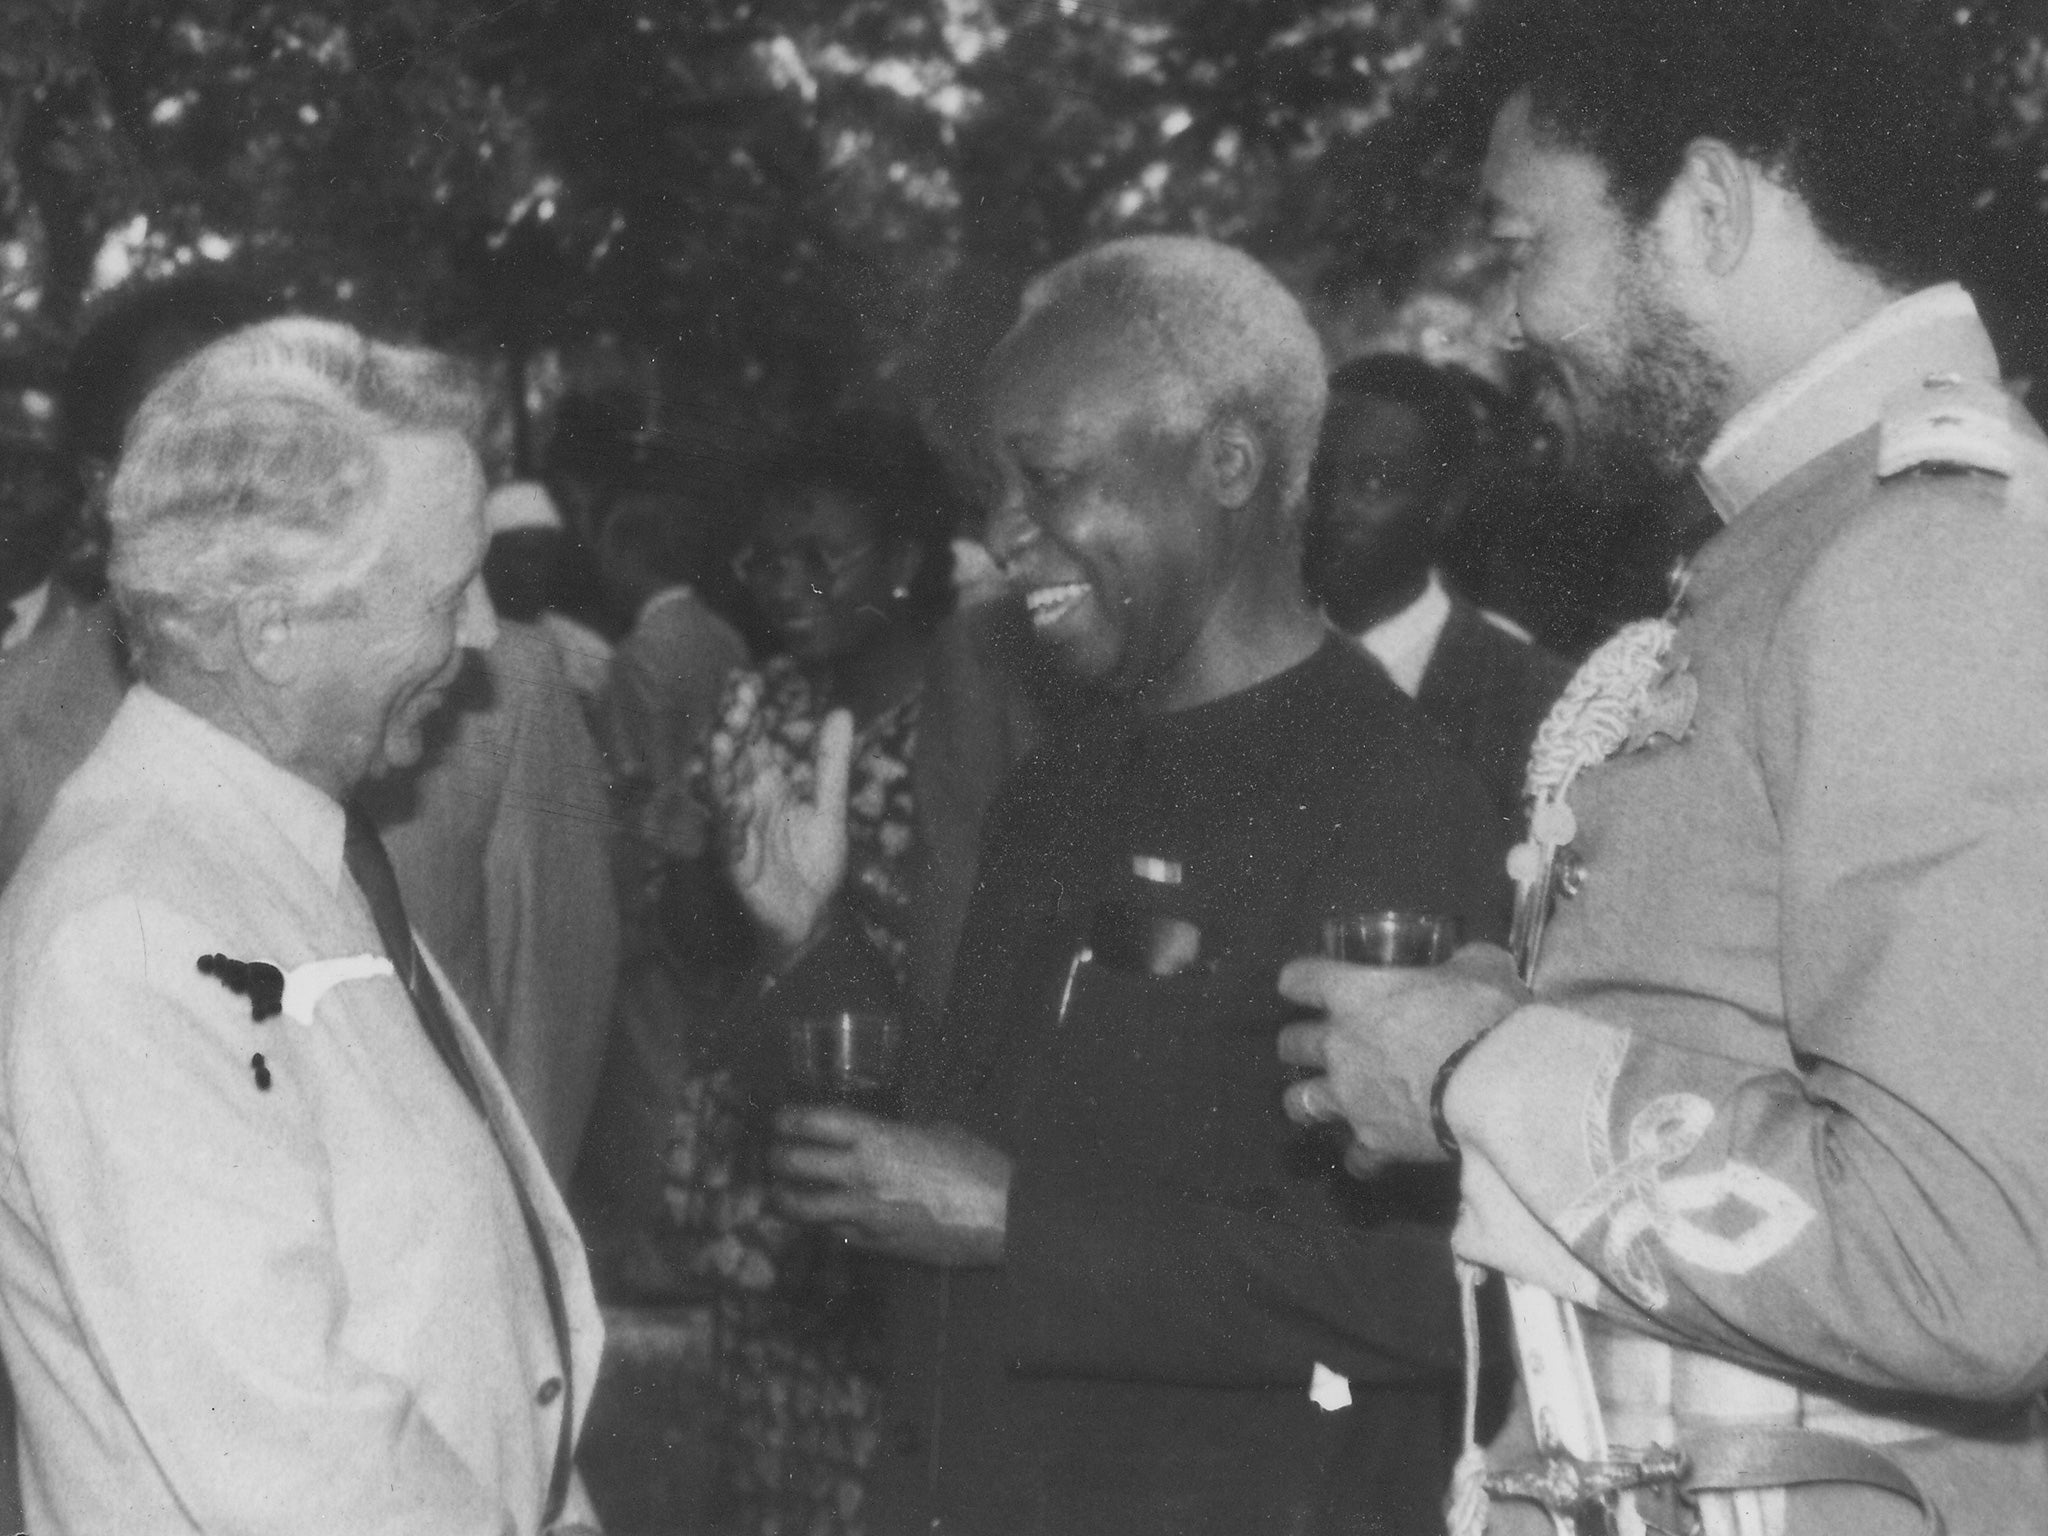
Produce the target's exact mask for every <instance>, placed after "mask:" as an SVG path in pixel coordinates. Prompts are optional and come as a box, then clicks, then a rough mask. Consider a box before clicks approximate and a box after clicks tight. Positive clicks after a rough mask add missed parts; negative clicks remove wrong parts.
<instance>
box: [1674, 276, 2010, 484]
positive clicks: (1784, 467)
mask: <svg viewBox="0 0 2048 1536" xmlns="http://www.w3.org/2000/svg"><path fill="white" fill-rule="evenodd" d="M1930 373H1955V374H1960V375H1962V376H1963V377H1964V378H1966V379H1988V380H1991V381H1993V382H1996V380H1997V378H1998V357H1997V354H1996V353H1994V352H1993V351H1992V349H1991V338H1990V337H1989V336H1987V335H1986V334H1985V332H1984V325H1983V322H1982V321H1980V320H1979V319H1978V318H1977V306H1976V305H1975V304H1974V303H1972V302H1971V300H1970V296H1969V295H1968V294H1967V293H1965V292H1963V290H1962V289H1961V288H1960V287H1959V286H1957V285H1956V284H1954V283H1943V284H1941V285H1939V286H1938V287H1934V288H1923V289H1921V290H1920V291H1919V292H1918V293H1915V294H1911V295H1909V296H1908V297H1906V298H1903V299H1899V300H1897V301H1896V302H1895V303H1892V304H1888V305H1886V306H1885V307H1884V308H1883V309H1881V310H1879V311H1878V312H1877V313H1876V314H1875V315H1872V316H1871V317H1870V318H1869V319H1868V320H1866V321H1864V322H1863V324H1861V325H1859V326H1857V327H1856V329H1854V330H1853V331H1851V332H1849V334H1848V335H1846V336H1844V337H1842V338H1841V339H1840V340H1838V341H1835V342H1831V343H1830V344H1829V345H1828V346H1826V347H1824V348H1822V349H1821V350H1820V351H1819V352H1817V353H1815V354H1814V355H1813V356H1812V357H1811V358H1809V359H1808V360H1807V361H1806V362H1805V363H1804V364H1802V365H1801V366H1800V367H1799V368H1797V369H1795V370H1794V371H1793V372H1791V373H1789V374H1787V375H1786V376H1785V377H1784V378H1782V379H1780V380H1779V381H1778V382H1777V383H1776V384H1773V385H1772V386H1771V387H1770V388H1769V389H1767V390H1765V391H1764V392H1763V393H1762V394H1761V395H1758V396H1757V397H1756V399H1754V400H1752V401H1750V402H1749V404H1748V405H1745V406H1744V407H1743V408H1742V409H1741V410H1739V411H1737V412H1736V413H1735V415H1734V416H1732V417H1730V418H1729V420H1728V424H1727V425H1726V426H1724V427H1723V428H1722V429H1721V432H1720V435H1719V436H1717V437H1716V438H1715V439H1714V442H1713V446H1712V447H1710V448H1709V449H1708V450H1707V453H1706V457H1705V458H1703V459H1701V460H1700V467H1699V471H1698V473H1699V480H1700V485H1701V487H1702V489H1704V490H1705V492H1706V495H1707V500H1708V501H1709V502H1711V503H1712V504H1713V508H1714V510H1715V511H1716V512H1718V513H1719V514H1720V515H1721V519H1722V521H1724V522H1733V521H1734V520H1735V517H1736V515H1737V514H1738V513H1740V512H1741V511H1742V510H1743V509H1744V508H1746V507H1749V506H1751V505H1753V504H1754V503H1755V502H1756V501H1757V499H1758V498H1759V497H1761V496H1762V495H1763V494H1764V492H1766V491H1768V490H1769V489H1770V488H1771V487H1772V486H1774V485H1776V484H1777V483H1778V482H1779V481H1781V480H1783V479H1784V478H1785V477H1786V476H1787V475H1789V474H1791V473H1792V471H1794V470H1795V469H1797V468H1799V467H1800V465H1802V464H1805V463H1808V462H1809V461H1811V460H1813V459H1815V458H1818V457H1819V456H1820V455H1821V454H1823V453H1826V452H1827V451H1828V450H1829V449H1830V448H1833V447H1835V446H1836V445H1837V444H1839V443H1843V442H1846V441H1848V440H1849V439H1850V438H1852V437H1854V436H1856V435H1857V434H1858V433H1859V432H1863V431H1866V430H1868V429H1869V428H1870V427H1872V426H1874V425H1875V424H1876V423H1877V420H1878V418H1879V416H1880V414H1881V413H1882V411H1883V408H1884V403H1885V401H1886V400H1887V399H1889V398H1890V397H1891V396H1892V395H1894V394H1896V393H1897V392H1898V391H1899V390H1900V389H1902V388H1904V387H1905V386H1906V385H1908V384H1910V383H1912V382H1913V381H1914V380H1915V379H1918V378H1924V377H1925V376H1926V375H1928V374H1930Z"/></svg>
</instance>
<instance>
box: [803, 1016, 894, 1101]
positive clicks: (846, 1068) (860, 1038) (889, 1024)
mask: <svg viewBox="0 0 2048 1536" xmlns="http://www.w3.org/2000/svg"><path fill="white" fill-rule="evenodd" d="M902 1049H903V1021H902V1020H901V1019H899V1018H898V1017H897V1016H896V1015H895V1014H893V1013H886V1012H878V1011H872V1010H864V1009H851V1008H850V1009H843V1010H841V1011H840V1012H838V1013H813V1014H799V1015H798V1016H797V1017H795V1018H792V1019H791V1020H790V1021H789V1086H790V1098H791V1100H792V1101H794V1102H798V1103H810V1104H844V1105H846V1106H848V1107H849V1108H853V1109H863V1110H866V1111H867V1112H868V1113H870V1114H875V1115H888V1114H893V1113H894V1112H895V1098H896V1082H897V1068H898V1064H899V1060H900V1057H901V1054H902Z"/></svg>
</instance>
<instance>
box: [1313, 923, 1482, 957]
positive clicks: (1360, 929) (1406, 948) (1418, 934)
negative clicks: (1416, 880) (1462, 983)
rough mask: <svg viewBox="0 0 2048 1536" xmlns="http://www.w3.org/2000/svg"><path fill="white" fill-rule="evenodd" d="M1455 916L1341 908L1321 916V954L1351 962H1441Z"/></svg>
mask: <svg viewBox="0 0 2048 1536" xmlns="http://www.w3.org/2000/svg"><path fill="white" fill-rule="evenodd" d="M1459 935H1460V924H1459V922H1458V919H1457V918H1455V917H1453V916H1450V915H1448V914H1446V913H1441V912H1340V913H1332V914H1331V915H1330V916H1328V917H1326V918H1324V919H1323V954H1324V956H1325V957H1326V958H1328V959H1331V960H1347V961H1349V962H1350V963H1351V964H1353V965H1442V964H1443V963H1444V962H1445V961H1446V960H1448V959H1450V958H1451V956H1452V954H1453V953H1454V952H1455V951H1456V950H1457V948H1458V939H1459Z"/></svg>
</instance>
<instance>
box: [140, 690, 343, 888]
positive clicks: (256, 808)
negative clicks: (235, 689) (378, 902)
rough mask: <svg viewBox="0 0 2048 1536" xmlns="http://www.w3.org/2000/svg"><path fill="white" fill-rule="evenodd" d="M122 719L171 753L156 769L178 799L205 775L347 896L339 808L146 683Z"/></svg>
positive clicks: (158, 756)
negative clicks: (165, 776) (127, 718)
mask: <svg viewBox="0 0 2048 1536" xmlns="http://www.w3.org/2000/svg"><path fill="white" fill-rule="evenodd" d="M122 711H123V713H125V714H127V715H129V716H130V718H131V720H132V721H133V722H134V725H135V726H136V727H137V728H139V729H140V730H142V731H143V732H144V733H146V734H147V736H148V737H149V738H150V740H151V741H152V743H153V744H154V745H155V746H158V747H161V748H163V749H164V750H162V751H161V752H153V753H152V762H153V764H154V765H155V766H157V767H158V769H159V771H161V772H163V773H165V774H168V775H170V776H171V778H172V783H171V786H170V787H171V788H172V789H173V791H177V790H180V789H189V788H190V787H191V786H192V785H193V783H194V782H195V780H194V779H193V778H192V777H191V776H192V775H195V774H196V775H198V778H197V780H196V782H197V783H199V784H202V785H205V786H207V787H210V788H212V789H215V790H217V791H218V792H219V793H221V794H223V795H225V796H227V797H228V798H229V799H231V800H233V801H234V803H235V805H236V807H237V809H238V811H240V812H241V813H242V814H244V815H256V816H261V817H262V818H263V819H264V820H265V821H267V822H269V823H270V824H271V825H272V826H273V827H275V828H276V830H277V831H278V833H279V834H280V835H281V836H282V837H283V838H284V839H285V840H286V841H287V842H289V843H290V844H291V845H292V846H293V847H294V848H296V849H298V851H299V853H300V855H301V856H302V857H303V858H304V859H305V860H306V862H307V863H308V864H310V865H311V866H312V867H313V868H314V869H315V870H316V871H318V872H319V874H320V877H321V878H322V879H323V880H325V881H326V882H327V885H328V887H329V889H331V890H333V891H337V892H338V891H340V890H341V889H342V888H343V880H344V878H345V874H344V872H345V868H346V866H345V865H344V864H343V863H342V838H343V836H344V835H345V833H346V831H347V817H346V815H345V813H344V812H343V810H342V808H341V806H340V804H339V803H338V802H337V801H335V800H334V799H333V798H332V797H330V796H329V795H328V794H326V793H325V792H324V791H322V790H318V789H315V788H314V787H313V786H312V785H311V784H308V783H307V782H306V781H305V780H304V779H302V778H300V777H299V776H298V775H297V774H295V773H291V772H289V771H287V770H286V769H283V768H280V767H278V766H277V764H275V763H273V762H272V761H271V760H270V759H269V758H267V757H265V756H264V755H263V754H262V753H260V752H258V751H257V750H256V749H255V748H254V747H251V746H249V745H248V744H247V743H245V742H242V741H239V740H237V739H236V738H235V737H233V736H230V735H229V734H228V733H227V732H226V731H223V730H222V729H221V728H220V727H219V726H217V725H214V724H212V723H210V722H209V721H207V720H204V719H202V718H200V717H199V716H198V715H195V714H194V713H192V711H191V710H189V709H187V708H185V706H184V705H182V704H177V703H173V702H172V701H171V700H169V699H167V698H165V697H164V696H163V695H162V694H160V693H158V692H156V691H155V690H154V689H152V688H151V687H150V686H149V685H148V684H147V683H137V684H136V685H135V686H134V687H133V688H131V689H129V690H128V697H127V699H126V700H125V701H124V702H123V704H122Z"/></svg>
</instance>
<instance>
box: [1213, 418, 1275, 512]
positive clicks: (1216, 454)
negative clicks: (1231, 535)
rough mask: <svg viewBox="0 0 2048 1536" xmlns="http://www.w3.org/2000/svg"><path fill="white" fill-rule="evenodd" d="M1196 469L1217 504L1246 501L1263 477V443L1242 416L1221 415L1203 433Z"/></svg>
mask: <svg viewBox="0 0 2048 1536" xmlns="http://www.w3.org/2000/svg"><path fill="white" fill-rule="evenodd" d="M1200 453H1201V457H1200V462H1199V464H1198V467H1197V473H1198V474H1199V475H1200V477H1201V480H1202V488H1203V489H1204V490H1206V491H1207V492H1208V493H1209V494H1210V495H1211V496H1212V497H1214V498H1215V499H1216V501H1217V503H1218V504H1219V505H1222V506H1226V507H1230V508H1233V509H1234V508H1238V507H1242V506H1245V505H1246V504H1248V503H1249V502H1250V501H1251V499H1252V497H1253V496H1254V495H1255V494H1257V492H1258V489H1259V486H1260V484H1261V482H1263V481H1264V479H1265V478H1266V445H1265V444H1264V443H1263V442H1261V441H1260V440H1259V435H1258V433H1256V432H1254V431H1253V430H1252V429H1251V425H1250V423H1248V422H1247V421H1245V420H1244V418H1243V417H1241V416H1236V415H1225V416H1223V417H1220V418H1219V419H1218V420H1216V421H1215V422H1213V423H1211V424H1210V426H1209V427H1208V428H1207V430H1205V431H1204V432H1203V434H1202V443H1201V450H1200Z"/></svg>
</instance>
